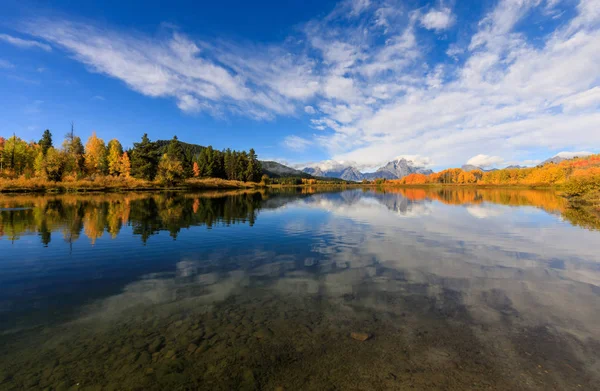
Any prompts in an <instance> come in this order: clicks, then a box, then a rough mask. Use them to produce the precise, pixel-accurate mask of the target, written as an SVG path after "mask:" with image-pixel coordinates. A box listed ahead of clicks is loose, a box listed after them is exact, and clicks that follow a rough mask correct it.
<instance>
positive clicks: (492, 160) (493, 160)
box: [467, 154, 504, 168]
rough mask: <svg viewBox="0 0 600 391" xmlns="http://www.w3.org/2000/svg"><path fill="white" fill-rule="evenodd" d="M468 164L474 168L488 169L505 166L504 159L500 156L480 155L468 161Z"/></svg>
mask: <svg viewBox="0 0 600 391" xmlns="http://www.w3.org/2000/svg"><path fill="white" fill-rule="evenodd" d="M467 164H471V165H473V166H477V167H482V168H487V167H495V166H500V165H502V164H504V159H503V158H501V157H500V156H490V155H483V154H479V155H477V156H473V157H472V158H470V159H469V160H468V161H467Z"/></svg>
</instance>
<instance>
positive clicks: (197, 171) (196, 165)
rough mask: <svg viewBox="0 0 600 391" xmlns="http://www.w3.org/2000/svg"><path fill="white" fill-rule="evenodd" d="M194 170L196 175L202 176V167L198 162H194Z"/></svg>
mask: <svg viewBox="0 0 600 391" xmlns="http://www.w3.org/2000/svg"><path fill="white" fill-rule="evenodd" d="M192 171H193V172H194V177H196V178H197V177H199V176H200V167H198V162H194V167H193V168H192Z"/></svg>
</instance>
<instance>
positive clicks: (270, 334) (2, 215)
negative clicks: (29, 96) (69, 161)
mask: <svg viewBox="0 0 600 391" xmlns="http://www.w3.org/2000/svg"><path fill="white" fill-rule="evenodd" d="M596 227H598V221H597V219H596V218H595V217H594V216H590V215H588V214H586V213H585V212H584V211H579V210H570V209H567V208H566V205H565V202H564V201H563V200H562V199H561V198H559V197H557V196H556V195H555V194H553V193H551V192H539V191H531V190H528V191H500V190H477V191H475V190H455V191H450V190H447V191H425V190H421V189H408V190H398V191H396V192H377V191H373V190H348V191H343V192H314V193H312V192H311V191H310V190H306V189H305V190H303V191H300V190H298V191H296V190H294V191H289V192H282V193H278V194H271V193H204V194H108V195H56V196H0V389H7V390H11V389H49V390H67V389H90V390H104V389H106V390H111V389H135V390H151V389H167V390H177V389H222V390H233V389H247V390H253V389H262V390H383V389H411V388H412V389H443V390H464V389H486V390H487V389H498V390H519V389H540V390H553V389H554V390H570V389H573V390H590V389H600V387H599V384H600V231H597V230H594V228H596ZM353 333H354V334H353ZM365 338H368V339H366V340H363V339H365Z"/></svg>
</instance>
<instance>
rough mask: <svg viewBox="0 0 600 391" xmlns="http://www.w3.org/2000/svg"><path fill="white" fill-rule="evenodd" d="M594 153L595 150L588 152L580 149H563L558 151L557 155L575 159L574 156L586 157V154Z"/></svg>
mask: <svg viewBox="0 0 600 391" xmlns="http://www.w3.org/2000/svg"><path fill="white" fill-rule="evenodd" d="M592 154H593V152H588V151H579V152H567V151H563V152H559V153H557V154H556V156H558V157H562V158H565V159H573V158H574V157H584V156H589V155H592Z"/></svg>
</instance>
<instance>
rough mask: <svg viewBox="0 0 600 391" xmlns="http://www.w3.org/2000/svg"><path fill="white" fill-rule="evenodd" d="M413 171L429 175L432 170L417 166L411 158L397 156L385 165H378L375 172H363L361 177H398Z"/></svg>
mask: <svg viewBox="0 0 600 391" xmlns="http://www.w3.org/2000/svg"><path fill="white" fill-rule="evenodd" d="M414 173H418V174H425V175H429V174H431V173H433V171H431V170H430V169H428V168H425V167H419V166H417V165H416V164H415V163H414V162H413V161H412V160H407V159H405V158H399V159H396V160H392V161H391V162H388V163H387V164H386V165H385V166H383V167H380V168H379V169H378V170H377V171H375V172H372V173H367V174H364V175H363V177H364V178H365V179H375V178H385V179H400V178H404V177H405V176H407V175H409V174H414Z"/></svg>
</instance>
